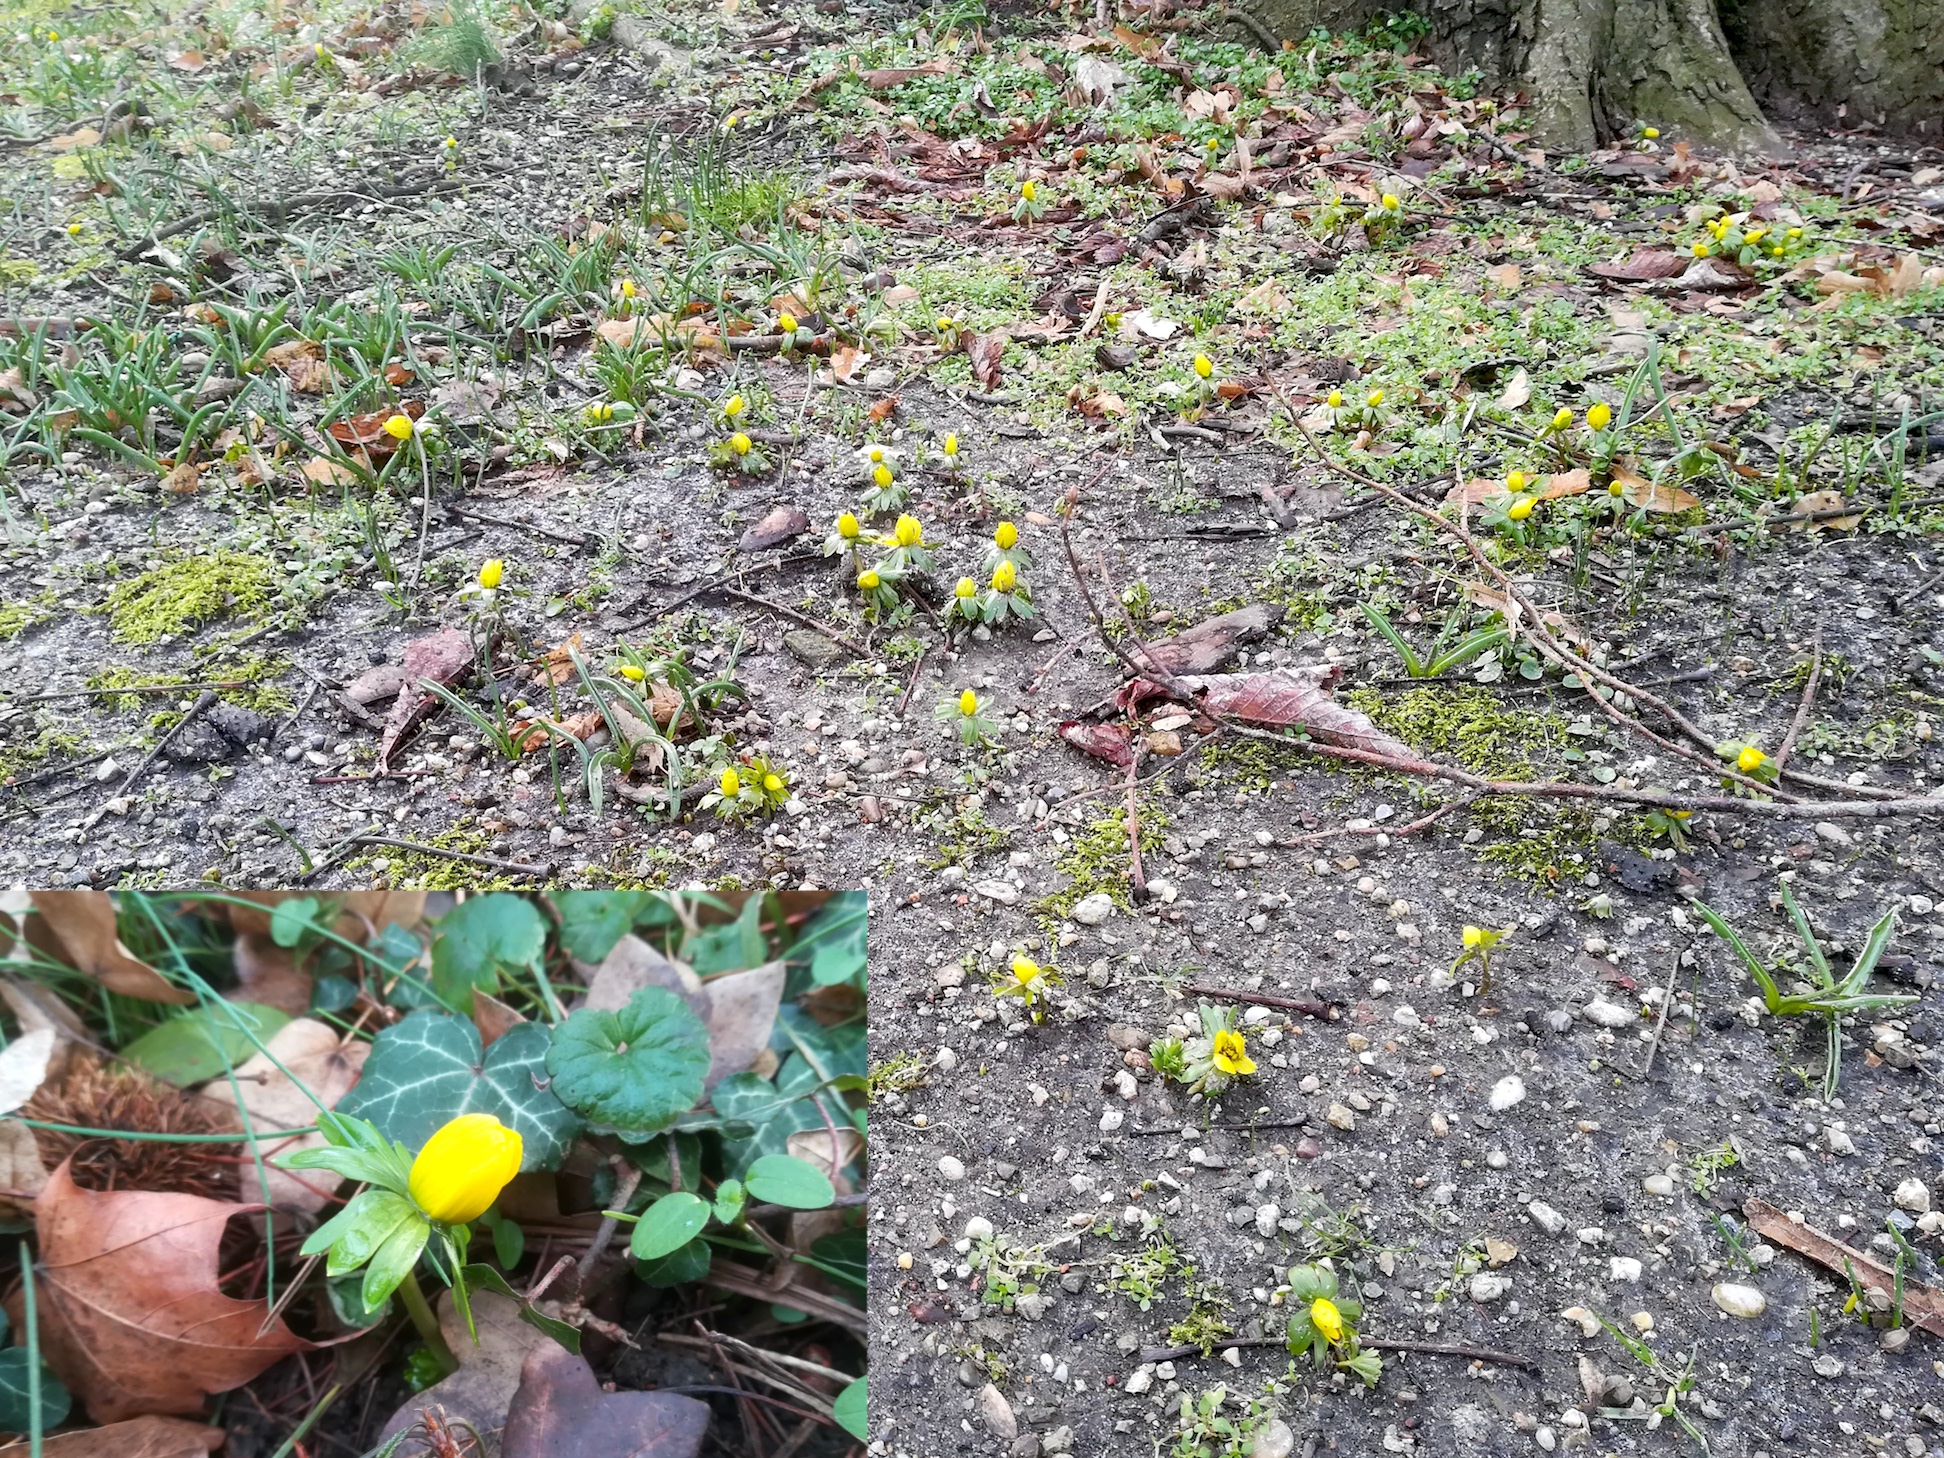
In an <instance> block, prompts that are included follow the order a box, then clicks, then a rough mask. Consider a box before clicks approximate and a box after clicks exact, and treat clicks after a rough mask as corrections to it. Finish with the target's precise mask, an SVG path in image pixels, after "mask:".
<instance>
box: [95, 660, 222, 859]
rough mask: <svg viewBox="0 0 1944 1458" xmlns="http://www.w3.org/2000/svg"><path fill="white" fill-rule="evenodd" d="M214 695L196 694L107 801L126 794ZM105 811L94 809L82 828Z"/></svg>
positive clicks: (205, 709)
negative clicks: (185, 710)
mask: <svg viewBox="0 0 1944 1458" xmlns="http://www.w3.org/2000/svg"><path fill="white" fill-rule="evenodd" d="M216 697H217V696H216V690H214V689H204V690H203V691H202V692H201V693H200V694H198V695H197V696H196V702H195V703H193V704H191V705H190V706H189V712H188V713H186V714H184V715H183V716H182V717H181V718H180V719H178V720H176V722H175V724H174V725H173V727H171V728H170V730H169V732H168V733H166V734H164V735H163V736H162V737H161V738H160V739H158V740H156V741H155V747H154V748H153V749H151V750H149V752H148V753H147V754H145V755H143V756H142V762H141V763H140V764H138V765H136V766H135V768H134V769H132V770H130V771H129V772H128V774H127V775H126V776H125V777H124V778H123V780H122V782H121V783H120V784H119V785H117V786H116V787H115V793H114V794H113V795H111V796H109V803H111V804H112V803H113V802H114V801H116V800H119V799H120V798H121V797H122V796H124V795H126V794H127V793H128V792H129V791H130V790H131V789H133V788H134V787H135V782H136V781H137V780H139V779H141V777H142V776H143V775H144V774H146V773H147V772H148V767H149V766H150V765H152V764H154V763H155V761H156V760H157V759H158V758H159V757H160V756H161V753H162V751H163V750H165V749H167V748H168V747H169V745H170V743H171V742H172V741H173V740H174V739H175V737H176V736H177V735H178V734H180V733H181V732H182V731H183V730H184V729H187V728H188V727H189V726H190V725H191V724H193V723H195V722H196V720H198V719H200V718H201V717H202V716H203V715H204V714H205V713H207V712H208V710H209V708H210V706H211V705H212V704H214V703H215V702H216ZM107 813H108V806H107V805H103V806H102V807H101V808H100V809H99V810H97V811H95V812H94V814H92V815H90V816H89V817H88V818H87V820H86V821H85V822H84V823H83V827H82V828H83V829H87V830H92V829H93V828H94V827H95V825H96V824H97V823H98V822H99V821H100V819H101V817H102V816H104V815H106V814H107Z"/></svg>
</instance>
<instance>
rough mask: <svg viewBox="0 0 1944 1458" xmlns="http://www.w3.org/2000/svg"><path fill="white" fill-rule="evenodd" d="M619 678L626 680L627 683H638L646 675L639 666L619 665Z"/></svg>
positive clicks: (630, 664) (634, 664)
mask: <svg viewBox="0 0 1944 1458" xmlns="http://www.w3.org/2000/svg"><path fill="white" fill-rule="evenodd" d="M621 676H622V677H623V678H625V679H626V680H628V682H629V683H640V682H641V681H642V680H643V679H644V678H646V677H647V676H648V675H647V673H645V672H644V671H643V670H642V668H641V666H640V665H639V664H636V663H624V664H622V665H621Z"/></svg>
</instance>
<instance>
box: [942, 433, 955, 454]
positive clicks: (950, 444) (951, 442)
mask: <svg viewBox="0 0 1944 1458" xmlns="http://www.w3.org/2000/svg"><path fill="white" fill-rule="evenodd" d="M942 449H943V450H944V452H945V454H946V455H948V456H955V455H957V454H958V437H957V436H956V435H953V434H952V433H951V432H950V431H947V432H946V434H945V444H944V446H943V447H942Z"/></svg>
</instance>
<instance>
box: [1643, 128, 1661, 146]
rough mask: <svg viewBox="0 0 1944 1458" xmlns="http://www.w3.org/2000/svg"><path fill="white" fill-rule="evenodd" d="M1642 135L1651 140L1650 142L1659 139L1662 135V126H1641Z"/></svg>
mask: <svg viewBox="0 0 1944 1458" xmlns="http://www.w3.org/2000/svg"><path fill="white" fill-rule="evenodd" d="M1640 135H1641V136H1643V137H1645V138H1646V139H1647V140H1648V141H1650V142H1652V141H1657V140H1658V139H1659V137H1660V128H1659V127H1642V128H1641V130H1640Z"/></svg>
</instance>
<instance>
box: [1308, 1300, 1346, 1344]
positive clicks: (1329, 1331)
mask: <svg viewBox="0 0 1944 1458" xmlns="http://www.w3.org/2000/svg"><path fill="white" fill-rule="evenodd" d="M1309 1318H1310V1325H1311V1326H1313V1327H1315V1328H1316V1329H1317V1330H1318V1331H1320V1332H1322V1333H1323V1339H1324V1340H1325V1341H1327V1342H1328V1343H1329V1344H1330V1345H1331V1346H1335V1345H1336V1344H1337V1343H1338V1342H1340V1341H1342V1340H1343V1313H1342V1312H1341V1311H1338V1310H1337V1305H1336V1302H1334V1301H1332V1300H1330V1298H1329V1297H1327V1296H1319V1297H1317V1298H1316V1299H1315V1300H1314V1301H1312V1302H1310V1309H1309Z"/></svg>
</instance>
